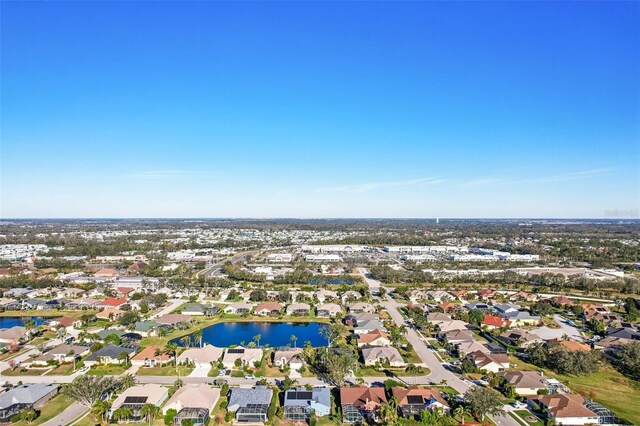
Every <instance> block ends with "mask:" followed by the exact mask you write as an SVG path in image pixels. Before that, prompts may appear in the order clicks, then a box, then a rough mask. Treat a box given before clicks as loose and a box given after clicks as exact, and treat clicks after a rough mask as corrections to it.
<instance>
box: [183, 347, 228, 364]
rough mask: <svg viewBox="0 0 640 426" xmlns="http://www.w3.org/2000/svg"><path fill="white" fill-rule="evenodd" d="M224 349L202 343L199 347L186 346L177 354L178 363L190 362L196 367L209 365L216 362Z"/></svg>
mask: <svg viewBox="0 0 640 426" xmlns="http://www.w3.org/2000/svg"><path fill="white" fill-rule="evenodd" d="M223 352H224V349H222V348H218V347H216V346H213V345H204V346H203V347H201V348H188V349H185V350H184V352H182V353H181V354H180V355H178V363H179V364H191V363H193V364H194V365H195V366H196V367H206V366H211V365H213V364H214V363H216V362H218V360H219V359H220V357H222V354H223Z"/></svg>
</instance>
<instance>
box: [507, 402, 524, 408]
mask: <svg viewBox="0 0 640 426" xmlns="http://www.w3.org/2000/svg"><path fill="white" fill-rule="evenodd" d="M511 405H512V406H513V408H517V409H521V408H527V404H525V403H524V402H520V401H515V402H514V403H513V404H511Z"/></svg>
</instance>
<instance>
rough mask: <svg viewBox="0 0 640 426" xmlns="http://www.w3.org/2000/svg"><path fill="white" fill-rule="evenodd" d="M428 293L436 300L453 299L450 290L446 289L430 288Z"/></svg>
mask: <svg viewBox="0 0 640 426" xmlns="http://www.w3.org/2000/svg"><path fill="white" fill-rule="evenodd" d="M427 295H428V296H429V298H430V299H432V300H435V301H436V302H438V303H439V302H442V301H443V300H452V299H453V296H452V295H451V294H449V292H447V291H444V290H429V291H428V292H427Z"/></svg>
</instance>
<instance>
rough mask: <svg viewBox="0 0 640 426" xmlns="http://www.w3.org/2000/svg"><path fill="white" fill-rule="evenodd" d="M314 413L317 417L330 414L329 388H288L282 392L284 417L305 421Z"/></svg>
mask: <svg viewBox="0 0 640 426" xmlns="http://www.w3.org/2000/svg"><path fill="white" fill-rule="evenodd" d="M311 413H315V415H316V416H317V417H324V416H328V415H329V414H331V390H330V389H329V388H326V387H314V388H312V389H311V390H308V389H307V388H304V387H299V388H296V389H289V390H287V391H286V392H285V394H284V418H285V419H287V420H291V421H301V422H304V421H307V420H309V418H310V417H311Z"/></svg>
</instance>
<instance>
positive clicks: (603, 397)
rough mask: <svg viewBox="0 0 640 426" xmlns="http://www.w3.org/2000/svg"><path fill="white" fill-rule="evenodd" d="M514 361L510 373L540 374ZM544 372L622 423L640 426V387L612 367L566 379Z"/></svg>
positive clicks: (521, 362)
mask: <svg viewBox="0 0 640 426" xmlns="http://www.w3.org/2000/svg"><path fill="white" fill-rule="evenodd" d="M511 360H512V361H513V363H512V366H511V368H510V369H511V370H518V369H519V370H541V368H539V367H537V366H535V365H532V364H527V363H525V362H523V361H521V360H518V359H516V358H515V357H511ZM542 370H544V373H545V376H550V377H554V378H556V379H558V380H560V381H561V382H562V383H563V384H565V385H566V386H568V387H569V388H570V389H571V391H573V392H575V393H578V392H581V391H582V392H583V393H584V395H585V397H586V398H592V399H593V400H594V401H596V402H598V403H600V404H602V405H604V406H605V407H607V408H608V409H610V410H611V411H613V412H614V413H616V414H617V415H618V416H619V417H620V418H622V419H623V420H626V421H627V422H629V423H631V424H634V425H640V410H638V409H637V404H638V401H639V400H640V384H638V383H637V382H634V381H633V380H631V379H629V378H627V377H625V376H623V375H622V374H620V373H619V372H618V371H616V370H615V369H614V368H613V367H611V366H610V365H609V364H607V363H605V365H604V366H603V367H602V368H601V369H600V371H599V372H597V373H593V374H587V375H584V376H567V375H563V374H557V373H554V372H552V371H550V370H547V369H542Z"/></svg>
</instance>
